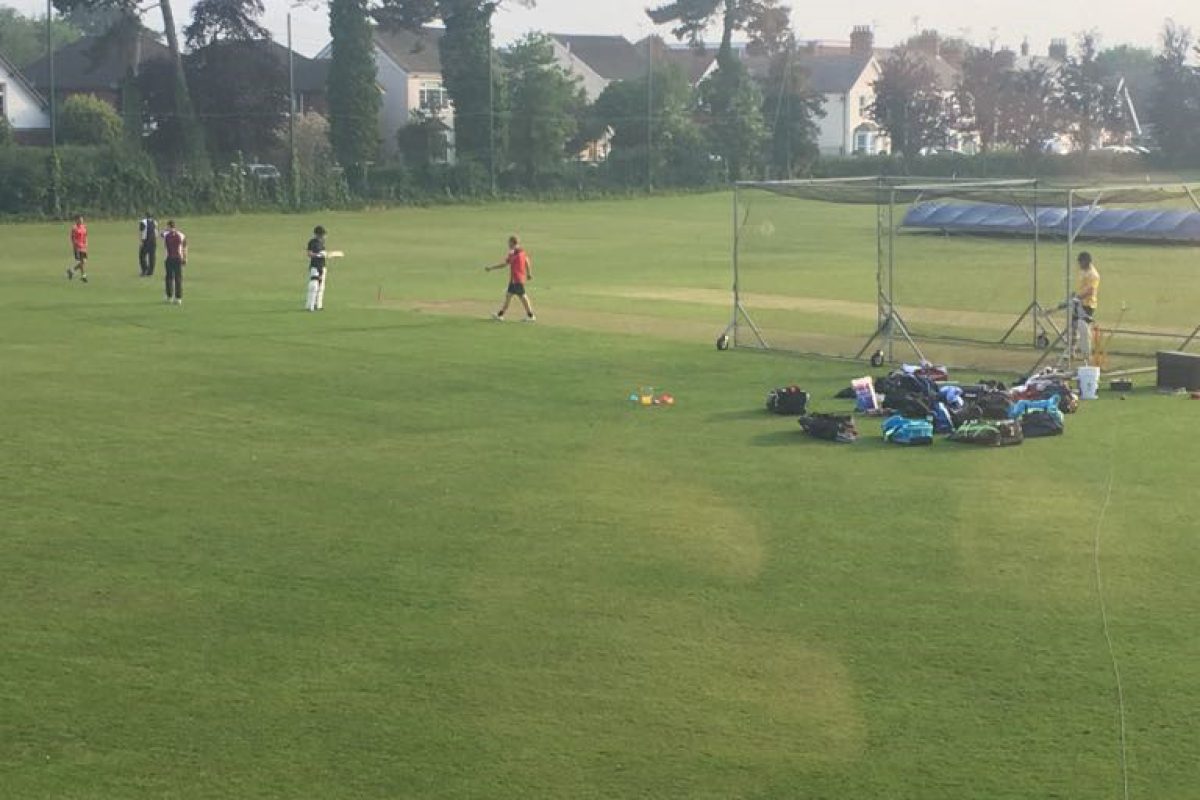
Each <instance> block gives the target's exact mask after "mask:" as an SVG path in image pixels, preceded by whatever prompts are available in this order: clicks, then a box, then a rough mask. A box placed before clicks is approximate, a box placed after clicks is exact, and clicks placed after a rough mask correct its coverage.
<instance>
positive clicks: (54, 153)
mask: <svg viewBox="0 0 1200 800" xmlns="http://www.w3.org/2000/svg"><path fill="white" fill-rule="evenodd" d="M53 17H54V6H53V5H52V4H51V0H46V57H47V61H48V62H49V66H50V212H51V213H52V214H53V215H54V216H58V213H59V197H58V174H59V167H58V101H57V100H56V99H55V97H54V95H55V93H56V92H57V90H58V87H57V86H56V85H55V79H54V28H53V25H52V24H51V23H52V22H53Z"/></svg>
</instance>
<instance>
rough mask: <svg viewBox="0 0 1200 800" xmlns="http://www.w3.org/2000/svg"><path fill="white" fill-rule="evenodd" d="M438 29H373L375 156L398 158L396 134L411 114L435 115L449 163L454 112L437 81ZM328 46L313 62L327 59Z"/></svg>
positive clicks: (439, 75) (439, 66)
mask: <svg viewBox="0 0 1200 800" xmlns="http://www.w3.org/2000/svg"><path fill="white" fill-rule="evenodd" d="M442 33H443V31H442V29H441V28H423V29H421V30H420V31H419V32H416V31H410V30H404V29H400V30H394V31H392V30H386V31H385V30H379V29H376V31H375V33H374V36H373V39H374V45H375V51H374V56H375V75H376V77H375V81H376V85H377V86H378V87H379V92H380V94H381V96H382V105H381V107H380V110H379V136H380V149H381V151H382V153H381V155H382V156H383V157H384V158H387V159H391V158H395V157H397V156H398V154H399V142H398V141H397V138H396V135H397V133H399V131H400V129H401V128H403V127H404V126H405V125H408V124H409V123H410V122H412V120H413V114H414V112H416V111H422V112H424V113H426V114H430V115H432V116H434V117H437V118H438V119H439V120H441V121H442V123H443V124H444V126H445V131H444V133H443V135H444V136H445V137H446V153H447V154H448V159H449V160H451V161H453V154H454V109H453V107H452V106H451V104H450V100H449V96H448V95H447V93H446V88H445V85H444V83H443V82H442V59H441V54H440V52H439V50H438V45H439V43H440V42H441V38H442ZM332 53H333V45H332V44H329V45H326V47H325V49H323V50H322V51H321V52H320V53H318V54H317V56H316V57H317V58H320V59H328V58H330V57H332Z"/></svg>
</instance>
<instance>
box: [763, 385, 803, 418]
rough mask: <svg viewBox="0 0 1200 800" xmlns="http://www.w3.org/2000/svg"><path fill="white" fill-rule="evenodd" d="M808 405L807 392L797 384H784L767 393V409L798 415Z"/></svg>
mask: <svg viewBox="0 0 1200 800" xmlns="http://www.w3.org/2000/svg"><path fill="white" fill-rule="evenodd" d="M807 407H808V392H806V391H804V390H803V389H801V388H800V387H799V386H796V385H794V384H793V385H792V386H784V387H782V388H780V389H772V390H771V391H770V392H768V393H767V411H770V412H771V413H773V414H791V415H794V416H800V415H801V414H803V413H804V411H805V409H806V408H807Z"/></svg>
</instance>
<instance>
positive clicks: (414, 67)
mask: <svg viewBox="0 0 1200 800" xmlns="http://www.w3.org/2000/svg"><path fill="white" fill-rule="evenodd" d="M443 33H445V31H443V30H442V29H441V28H422V29H421V30H420V31H411V30H409V29H407V28H395V29H391V28H376V29H375V46H376V47H378V48H379V49H380V50H382V51H383V52H384V53H386V54H387V56H388V57H389V58H390V59H392V60H393V61H395V62H396V63H397V64H398V65H399V66H400V67H401V68H402V69H403V70H404V71H405V72H432V73H438V74H440V73H441V71H442V56H441V52H440V50H439V44H440V42H441V40H442V34H443Z"/></svg>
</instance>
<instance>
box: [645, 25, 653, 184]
mask: <svg viewBox="0 0 1200 800" xmlns="http://www.w3.org/2000/svg"><path fill="white" fill-rule="evenodd" d="M646 55H647V58H646V191H647V192H653V191H654V37H650V38H648V39H646Z"/></svg>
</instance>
